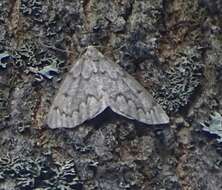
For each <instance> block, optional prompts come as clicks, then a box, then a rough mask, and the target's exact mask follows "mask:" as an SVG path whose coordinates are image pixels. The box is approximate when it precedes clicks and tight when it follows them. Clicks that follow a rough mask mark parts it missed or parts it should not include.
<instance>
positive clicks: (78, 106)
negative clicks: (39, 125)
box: [46, 46, 169, 128]
mask: <svg viewBox="0 0 222 190" xmlns="http://www.w3.org/2000/svg"><path fill="white" fill-rule="evenodd" d="M106 108H110V109H111V110H112V111H113V112H115V113H117V114H119V115H121V116H124V117H126V118H129V119H132V120H137V121H140V122H142V123H145V124H148V125H157V124H167V123H169V118H168V116H167V114H166V113H165V112H164V110H163V109H162V108H161V107H160V105H158V104H157V103H155V102H154V99H153V98H152V96H151V95H150V94H149V93H148V92H147V90H146V89H145V88H144V87H142V85H140V84H139V83H138V82H137V81H136V80H135V79H134V78H133V77H131V76H130V75H129V74H128V73H126V71H124V70H123V69H122V68H121V67H120V66H119V65H118V64H115V63H114V62H112V61H111V60H109V59H107V58H106V57H105V56H104V55H103V54H102V53H101V52H99V51H98V50H97V49H96V48H95V47H93V46H89V47H88V48H87V50H86V52H85V53H84V54H83V55H82V56H81V57H80V58H79V59H78V61H77V62H76V63H75V64H74V66H73V67H72V69H71V70H70V71H69V72H68V74H67V76H66V78H65V80H64V81H63V83H62V85H61V87H60V89H59V91H58V94H57V95H56V96H55V99H54V101H53V103H52V106H51V108H50V111H49V113H48V115H47V119H46V123H47V125H48V126H49V127H50V128H74V127H76V126H78V125H80V124H82V123H84V122H85V121H87V120H90V119H93V118H95V117H96V116H97V115H99V114H100V113H102V112H103V111H104V110H105V109H106Z"/></svg>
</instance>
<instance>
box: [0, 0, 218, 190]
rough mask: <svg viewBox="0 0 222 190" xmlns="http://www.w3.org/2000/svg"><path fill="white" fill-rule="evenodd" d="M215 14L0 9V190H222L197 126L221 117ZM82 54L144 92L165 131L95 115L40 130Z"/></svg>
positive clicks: (174, 8) (22, 5) (55, 4)
mask: <svg viewBox="0 0 222 190" xmlns="http://www.w3.org/2000/svg"><path fill="white" fill-rule="evenodd" d="M221 7H222V3H221V1H220V0H215V1H210V0H187V1H184V0H171V1H169V0H110V1H107V0H83V1H80V0H1V2H0V30H1V33H0V53H1V56H0V57H1V59H0V61H1V62H0V150H1V151H0V189H5V190H6V189H7V190H12V189H36V190H37V189H38V190H39V189H50V190H57V189H78V190H80V189H86V190H93V189H95V190H96V189H102V190H121V189H132V190H137V189H138V190H150V189H151V190H154V189H156V190H164V189H165V190H172V189H175V190H180V189H181V190H199V189H204V190H220V189H222V182H221V181H222V157H221V155H222V148H221V145H220V144H219V143H218V141H217V139H216V138H217V137H218V136H212V135H209V134H208V133H207V132H203V131H202V125H201V123H202V122H205V121H208V118H209V115H210V114H212V113H213V112H218V113H222V102H221V97H222V92H221V79H222V78H221V69H222V65H221V63H222V50H221V44H222V36H221V31H222V28H221V27H222V24H221V17H222V11H221ZM89 45H94V46H96V47H97V48H98V49H100V51H102V52H103V53H104V54H105V55H106V56H108V57H109V58H110V59H112V60H113V61H115V62H117V64H120V65H121V66H122V67H123V68H124V69H125V70H126V71H127V72H128V73H130V74H131V75H133V76H134V77H135V78H136V79H137V80H138V81H139V82H140V83H141V84H142V85H143V86H144V87H145V88H147V90H148V91H149V92H151V93H152V95H153V96H154V98H155V99H156V101H157V102H158V103H159V104H161V105H162V107H163V108H164V109H165V111H166V112H167V113H168V114H169V116H170V118H171V124H170V125H169V126H168V127H166V126H164V127H163V126H159V127H152V126H144V125H142V124H141V123H137V122H132V121H130V120H127V119H124V118H122V117H118V116H116V115H115V114H113V113H104V114H103V115H101V116H100V117H98V118H96V119H95V120H93V121H91V122H86V123H84V124H83V125H81V126H79V127H78V128H75V129H57V130H52V129H49V128H47V127H46V126H44V124H43V123H44V119H45V116H46V114H47V113H48V110H49V107H50V105H51V103H52V100H53V97H54V95H55V94H56V92H57V90H58V88H59V86H60V84H61V80H62V79H63V78H64V77H65V76H66V73H67V72H68V71H69V70H70V68H71V67H72V64H74V63H75V62H76V60H77V59H78V57H79V55H80V54H81V52H82V51H83V50H84V48H85V47H87V46H89ZM3 53H4V54H3ZM6 53H7V54H6ZM220 127H221V126H220Z"/></svg>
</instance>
